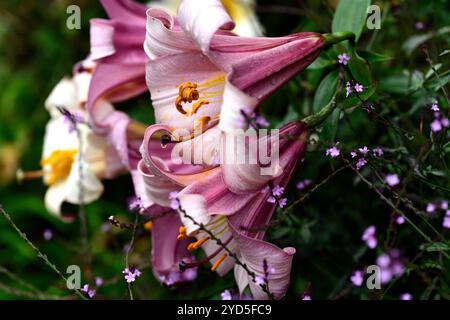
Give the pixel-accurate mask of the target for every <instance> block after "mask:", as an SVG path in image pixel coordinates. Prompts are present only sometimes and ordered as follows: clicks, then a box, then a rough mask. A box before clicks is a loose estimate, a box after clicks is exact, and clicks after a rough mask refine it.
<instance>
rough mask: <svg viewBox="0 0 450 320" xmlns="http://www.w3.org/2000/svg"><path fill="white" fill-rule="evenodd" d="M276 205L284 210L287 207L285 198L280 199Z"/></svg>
mask: <svg viewBox="0 0 450 320" xmlns="http://www.w3.org/2000/svg"><path fill="white" fill-rule="evenodd" d="M278 205H279V206H280V208H284V207H285V206H286V205H287V199H286V198H283V199H280V200H279V201H278Z"/></svg>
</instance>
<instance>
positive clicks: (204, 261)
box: [179, 237, 232, 271]
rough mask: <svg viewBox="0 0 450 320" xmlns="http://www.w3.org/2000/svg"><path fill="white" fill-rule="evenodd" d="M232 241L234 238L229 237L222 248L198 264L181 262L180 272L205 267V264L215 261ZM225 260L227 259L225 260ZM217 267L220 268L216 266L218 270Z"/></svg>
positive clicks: (197, 262)
mask: <svg viewBox="0 0 450 320" xmlns="http://www.w3.org/2000/svg"><path fill="white" fill-rule="evenodd" d="M231 239H232V237H229V238H228V239H227V241H225V242H224V243H223V245H222V246H220V248H218V249H217V250H216V251H214V252H213V253H212V254H211V255H209V256H207V257H206V258H204V259H202V260H199V261H196V262H185V261H181V262H180V265H179V267H180V270H181V271H185V270H186V269H190V268H197V267H200V266H202V265H204V264H205V263H207V262H209V261H211V259H214V257H216V256H217V255H218V254H219V253H220V252H222V251H223V250H224V248H225V247H226V246H227V245H228V244H229V243H230V242H231ZM220 258H222V257H220ZM220 258H219V260H220ZM223 259H225V258H223ZM223 259H222V261H223ZM219 260H217V261H219ZM217 261H216V263H217ZM220 263H221V262H219V264H220ZM214 264H215V263H214ZM217 267H218V266H216V268H217Z"/></svg>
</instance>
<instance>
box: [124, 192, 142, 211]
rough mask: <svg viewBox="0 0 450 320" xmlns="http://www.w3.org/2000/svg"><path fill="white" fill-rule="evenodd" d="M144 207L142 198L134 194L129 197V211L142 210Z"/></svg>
mask: <svg viewBox="0 0 450 320" xmlns="http://www.w3.org/2000/svg"><path fill="white" fill-rule="evenodd" d="M142 209H144V208H143V205H142V201H141V198H139V197H136V196H133V197H131V198H130V199H128V211H130V212H140V211H141V210H142Z"/></svg>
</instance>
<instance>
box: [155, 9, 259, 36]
mask: <svg viewBox="0 0 450 320" xmlns="http://www.w3.org/2000/svg"><path fill="white" fill-rule="evenodd" d="M221 2H222V4H223V6H224V7H225V10H226V11H227V12H228V14H229V15H230V17H231V18H232V19H233V21H234V22H235V23H236V26H235V27H234V29H233V32H234V33H236V34H237V35H240V36H243V37H260V36H262V35H263V28H262V26H261V24H260V23H259V21H258V18H257V16H256V13H255V5H256V3H255V1H254V0H222V1H221ZM179 4H180V0H159V1H152V2H150V3H149V6H150V7H151V8H158V9H164V10H165V11H167V12H169V13H170V14H173V15H175V14H176V13H177V9H178V6H179Z"/></svg>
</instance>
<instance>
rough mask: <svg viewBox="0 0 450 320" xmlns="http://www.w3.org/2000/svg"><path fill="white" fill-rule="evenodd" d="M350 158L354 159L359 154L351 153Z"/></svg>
mask: <svg viewBox="0 0 450 320" xmlns="http://www.w3.org/2000/svg"><path fill="white" fill-rule="evenodd" d="M350 156H351V157H352V159H353V158H356V157H357V156H358V154H357V153H356V152H355V151H352V152H350Z"/></svg>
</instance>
